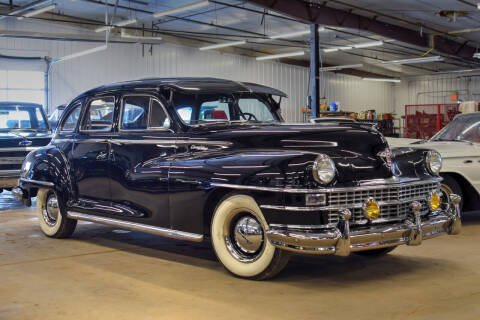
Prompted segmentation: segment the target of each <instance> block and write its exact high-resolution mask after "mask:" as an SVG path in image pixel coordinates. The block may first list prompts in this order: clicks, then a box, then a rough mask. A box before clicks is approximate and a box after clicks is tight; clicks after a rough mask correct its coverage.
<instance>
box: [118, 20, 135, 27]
mask: <svg viewBox="0 0 480 320" xmlns="http://www.w3.org/2000/svg"><path fill="white" fill-rule="evenodd" d="M136 22H137V19H128V20H123V21H118V22H116V23H114V25H115V27H124V26H128V25H129V24H134V23H136Z"/></svg>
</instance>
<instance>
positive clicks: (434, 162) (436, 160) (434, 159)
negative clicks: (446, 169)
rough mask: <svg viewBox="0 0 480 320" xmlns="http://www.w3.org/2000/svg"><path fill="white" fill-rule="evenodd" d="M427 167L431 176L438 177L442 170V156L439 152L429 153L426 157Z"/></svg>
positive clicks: (431, 151)
mask: <svg viewBox="0 0 480 320" xmlns="http://www.w3.org/2000/svg"><path fill="white" fill-rule="evenodd" d="M425 165H426V167H427V170H428V172H430V174H433V175H438V174H439V172H440V170H441V169H442V156H441V155H440V153H438V152H437V151H433V150H430V151H428V152H427V155H426V156H425Z"/></svg>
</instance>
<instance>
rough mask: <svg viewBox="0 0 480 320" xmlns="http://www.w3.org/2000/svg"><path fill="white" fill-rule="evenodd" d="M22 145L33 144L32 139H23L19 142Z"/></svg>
mask: <svg viewBox="0 0 480 320" xmlns="http://www.w3.org/2000/svg"><path fill="white" fill-rule="evenodd" d="M18 145H19V146H20V147H28V146H31V145H32V141H30V140H23V141H20V142H19V143H18Z"/></svg>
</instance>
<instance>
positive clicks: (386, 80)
mask: <svg viewBox="0 0 480 320" xmlns="http://www.w3.org/2000/svg"><path fill="white" fill-rule="evenodd" d="M362 80H366V81H379V82H395V83H399V82H401V80H400V79H391V78H363V79H362Z"/></svg>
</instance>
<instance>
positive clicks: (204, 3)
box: [153, 0, 210, 18]
mask: <svg viewBox="0 0 480 320" xmlns="http://www.w3.org/2000/svg"><path fill="white" fill-rule="evenodd" d="M209 3H210V2H209V1H208V0H207V1H199V2H194V3H191V4H187V5H185V6H181V7H178V8H174V9H170V10H165V11H160V12H156V13H154V14H153V16H154V17H155V18H160V17H163V16H170V15H172V14H175V13H179V12H183V11H187V10H193V9H197V8H200V7H204V6H207V5H208V4H209Z"/></svg>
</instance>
